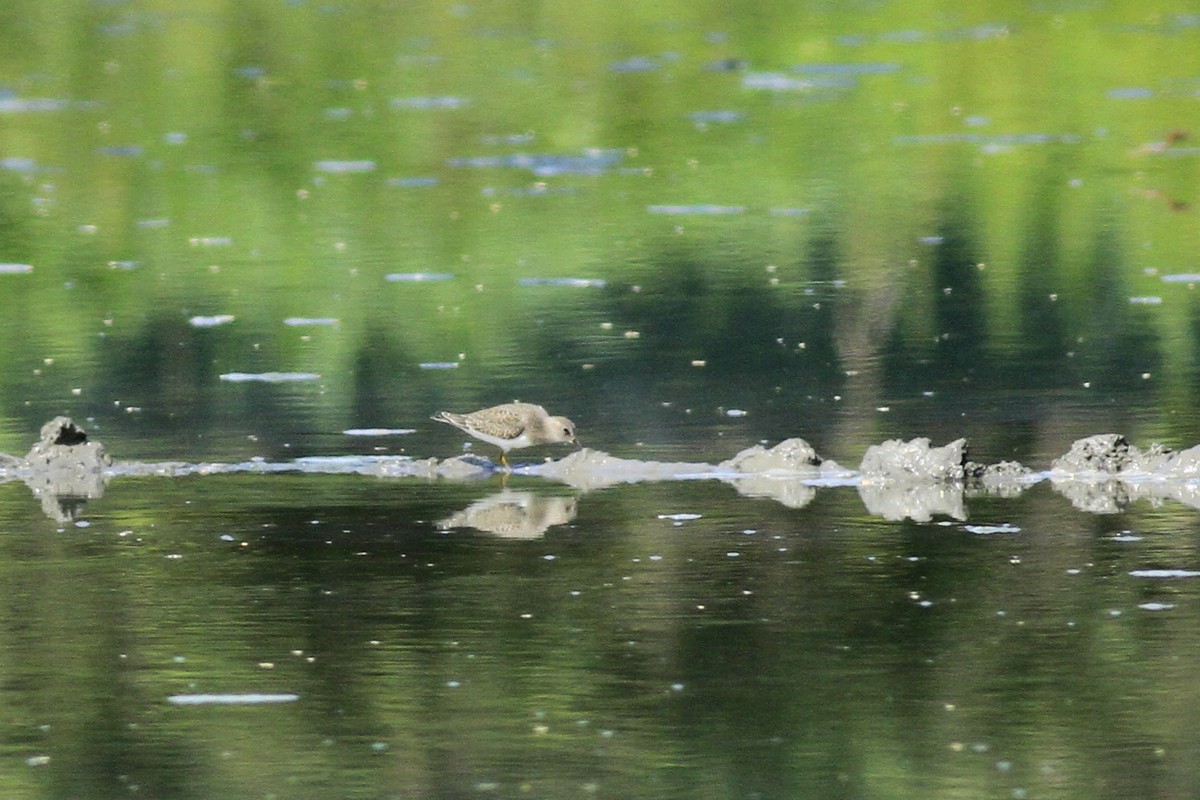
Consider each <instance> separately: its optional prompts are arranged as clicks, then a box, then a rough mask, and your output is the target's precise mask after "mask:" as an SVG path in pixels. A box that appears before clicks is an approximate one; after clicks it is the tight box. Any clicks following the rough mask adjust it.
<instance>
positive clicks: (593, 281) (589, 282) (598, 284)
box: [517, 278, 608, 289]
mask: <svg viewBox="0 0 1200 800" xmlns="http://www.w3.org/2000/svg"><path fill="white" fill-rule="evenodd" d="M517 283H518V284H519V285H521V286H571V287H575V288H580V289H586V288H596V289H603V288H604V287H605V286H607V285H608V282H607V281H605V280H602V279H600V278H518V279H517Z"/></svg>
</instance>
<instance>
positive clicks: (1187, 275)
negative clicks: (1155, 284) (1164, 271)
mask: <svg viewBox="0 0 1200 800" xmlns="http://www.w3.org/2000/svg"><path fill="white" fill-rule="evenodd" d="M1160 280H1162V282H1163V283H1197V282H1200V272H1176V273H1173V274H1171V275H1163V276H1162V278H1161V279H1160Z"/></svg>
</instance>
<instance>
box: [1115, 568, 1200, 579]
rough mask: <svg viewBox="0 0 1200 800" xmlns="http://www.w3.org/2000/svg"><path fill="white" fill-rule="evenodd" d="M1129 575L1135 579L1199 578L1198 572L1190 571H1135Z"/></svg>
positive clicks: (1199, 573) (1199, 572)
mask: <svg viewBox="0 0 1200 800" xmlns="http://www.w3.org/2000/svg"><path fill="white" fill-rule="evenodd" d="M1129 574H1130V575H1132V576H1133V577H1135V578H1200V571H1197V570H1191V569H1135V570H1132V571H1131V572H1130V573H1129Z"/></svg>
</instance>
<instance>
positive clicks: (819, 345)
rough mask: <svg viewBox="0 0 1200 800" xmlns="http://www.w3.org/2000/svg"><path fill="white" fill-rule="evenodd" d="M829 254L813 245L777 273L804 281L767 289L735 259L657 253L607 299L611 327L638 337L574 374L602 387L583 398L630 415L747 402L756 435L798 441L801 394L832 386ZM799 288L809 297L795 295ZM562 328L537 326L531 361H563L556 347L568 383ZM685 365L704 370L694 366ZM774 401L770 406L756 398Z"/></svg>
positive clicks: (835, 377)
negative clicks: (632, 281)
mask: <svg viewBox="0 0 1200 800" xmlns="http://www.w3.org/2000/svg"><path fill="white" fill-rule="evenodd" d="M831 249H832V248H831V246H830V245H828V244H827V243H825V242H823V241H818V243H817V244H816V246H815V251H814V254H813V256H812V258H811V259H810V260H809V261H808V263H805V264H804V265H802V266H800V267H799V268H792V267H784V268H781V271H782V272H788V271H791V272H792V275H795V274H796V273H799V274H800V275H804V276H811V278H810V279H809V280H803V281H797V282H796V283H794V284H792V285H791V286H788V285H787V284H782V285H779V286H772V285H770V284H769V282H768V276H767V275H766V274H765V273H764V272H763V270H762V265H761V264H755V265H752V264H747V263H739V262H738V258H739V257H738V256H737V255H734V256H728V255H727V254H721V253H718V252H712V253H705V254H695V253H688V252H681V251H673V252H666V253H664V254H662V255H661V256H659V257H658V258H657V259H656V260H655V261H654V263H653V264H652V265H651V266H650V267H649V268H648V269H647V270H646V272H645V274H644V275H642V276H639V278H638V280H637V283H638V285H639V287H640V290H639V291H636V292H635V291H631V290H630V287H629V286H628V285H626V286H619V287H614V288H613V289H611V290H610V292H609V293H608V295H607V301H608V305H609V306H610V308H611V311H610V314H611V318H612V319H613V320H614V322H615V324H616V325H617V326H620V327H623V328H626V329H632V330H636V331H638V333H639V337H640V338H639V339H638V340H637V342H636V344H634V343H631V344H630V345H628V346H622V347H620V348H616V353H615V355H614V356H613V357H612V359H610V360H608V361H607V365H608V366H609V368H608V369H606V370H605V371H604V372H603V373H601V374H598V375H594V376H593V375H586V374H585V375H584V376H582V380H583V381H585V382H600V381H605V383H604V384H603V386H602V387H600V386H598V387H597V388H602V389H603V391H599V392H591V393H590V396H592V397H601V398H603V397H608V398H610V399H611V397H620V398H622V403H623V404H624V405H625V406H626V408H627V410H628V411H629V413H635V414H636V413H640V412H638V411H637V410H635V409H634V408H633V406H634V405H635V404H637V405H639V406H641V407H642V408H643V409H645V408H653V407H655V406H657V405H658V404H659V403H660V402H662V401H671V402H673V403H675V404H676V405H678V406H682V405H684V404H686V405H688V406H695V407H697V409H702V410H704V411H705V412H708V411H715V409H716V408H717V407H719V406H726V407H733V406H738V405H743V404H746V405H753V406H754V407H755V408H756V409H757V411H756V414H760V415H766V416H768V417H771V419H763V416H759V419H760V421H761V422H763V423H764V424H763V426H762V427H761V428H760V429H759V430H760V431H762V432H771V431H770V429H771V428H776V429H778V430H779V431H786V435H798V434H799V433H800V428H801V427H805V426H804V423H803V421H802V420H798V416H802V415H803V414H804V413H805V412H804V410H803V406H804V398H807V397H822V396H828V395H831V394H833V393H834V392H835V391H836V387H837V386H838V385H839V382H840V376H839V374H838V372H837V358H836V355H835V350H834V347H833V325H832V323H831V321H830V318H831V313H832V312H831V306H832V305H833V303H834V302H836V298H834V297H833V296H832V295H833V294H834V290H833V289H832V288H830V287H829V286H828V285H827V284H822V283H821V282H820V281H821V278H820V274H821V273H823V272H833V266H832V263H831V261H832V259H831V257H829V256H830V252H831ZM785 278H786V276H785ZM792 280H795V279H794V278H792ZM809 290H811V291H812V292H815V295H810V294H799V293H801V292H808V291H809ZM818 301H820V302H818ZM571 324H573V323H571V322H570V321H569V320H568V321H566V322H564V323H563V324H562V326H560V327H561V329H553V328H552V327H551V326H549V325H548V326H547V328H546V330H544V331H543V332H542V334H541V338H540V342H539V358H542V359H543V361H544V363H555V360H556V359H557V360H558V363H563V359H562V356H563V353H564V350H565V352H566V353H567V354H568V359H566V362H567V363H569V364H570V365H571V368H572V369H573V371H572V372H571V374H570V376H567V375H566V374H564V376H563V377H564V379H569V380H573V381H576V382H578V381H580V380H581V377H580V376H579V372H578V367H577V361H576V360H575V359H574V358H573V357H571V353H572V350H571V347H572V345H571V344H570V341H571V335H570V333H568V331H570V330H572V329H571V328H569V325H571ZM618 330H619V329H618ZM564 341H565V342H566V344H564ZM801 343H803V345H804V347H803V349H800V344H801ZM577 348H578V360H585V358H584V356H583V353H586V352H591V353H594V352H595V350H594V349H592V348H594V344H589V343H582V342H581V343H577ZM593 357H594V356H593ZM693 361H703V362H705V366H703V367H702V368H698V367H695V366H693V363H692V362H693ZM776 397H777V398H779V401H778V402H777V403H775V402H772V403H765V402H764V398H776ZM810 413H811V412H810ZM814 427H815V426H814Z"/></svg>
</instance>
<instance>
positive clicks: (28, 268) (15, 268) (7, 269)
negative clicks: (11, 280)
mask: <svg viewBox="0 0 1200 800" xmlns="http://www.w3.org/2000/svg"><path fill="white" fill-rule="evenodd" d="M26 272H33V265H32V264H0V275H22V274H24V273H26Z"/></svg>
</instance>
